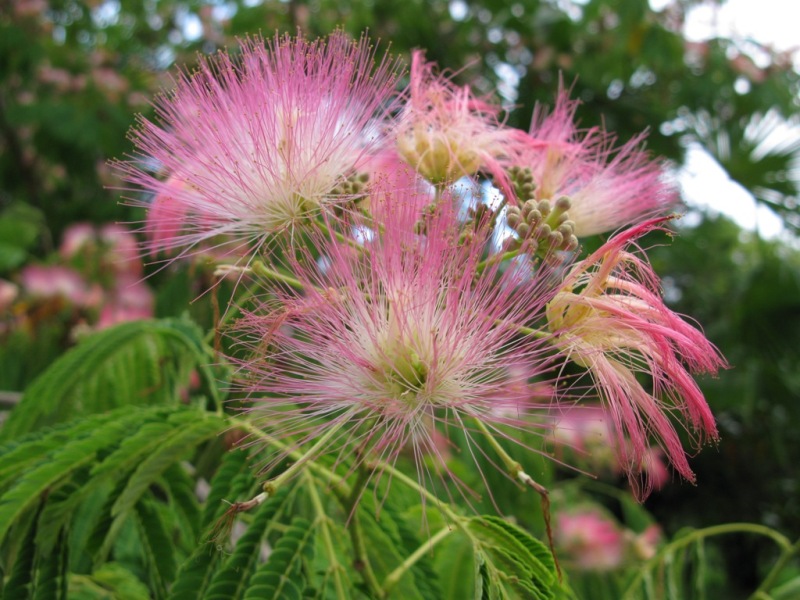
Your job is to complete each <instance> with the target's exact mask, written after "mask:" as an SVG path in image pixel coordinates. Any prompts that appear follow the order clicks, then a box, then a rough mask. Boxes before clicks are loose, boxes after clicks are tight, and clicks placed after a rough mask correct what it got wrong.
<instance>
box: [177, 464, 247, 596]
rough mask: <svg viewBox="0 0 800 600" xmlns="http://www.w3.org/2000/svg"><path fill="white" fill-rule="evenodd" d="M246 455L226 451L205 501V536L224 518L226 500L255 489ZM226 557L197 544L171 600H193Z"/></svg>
mask: <svg viewBox="0 0 800 600" xmlns="http://www.w3.org/2000/svg"><path fill="white" fill-rule="evenodd" d="M255 481H256V479H255V477H253V475H252V473H251V471H250V468H249V464H248V452H247V451H243V450H232V451H230V452H227V453H226V454H225V455H224V456H223V458H222V463H221V464H220V466H219V468H218V469H217V472H216V474H215V475H214V478H213V479H212V480H211V484H210V485H211V490H210V491H209V494H208V498H207V499H206V503H205V507H204V509H203V516H202V517H201V519H200V523H201V524H202V530H203V531H204V532H206V534H207V535H208V533H210V532H209V530H210V528H211V527H212V525H213V524H214V523H215V522H217V521H218V520H220V519H221V518H222V517H223V514H224V513H225V511H226V509H227V508H228V507H229V506H230V505H229V504H226V501H233V500H235V499H236V498H240V497H242V495H243V494H246V493H247V492H248V491H250V490H252V489H253V487H254V485H253V484H254V483H255ZM224 556H225V555H224V554H223V552H222V548H221V547H216V544H214V543H210V542H209V543H202V544H198V545H197V547H196V548H195V550H194V552H192V554H191V555H190V556H189V558H188V559H186V560H185V561H184V562H183V564H181V566H180V568H179V570H178V575H177V577H176V580H175V583H174V585H173V586H172V590H171V593H170V598H172V599H174V600H194V599H195V598H197V597H198V596H199V595H200V594H201V593H202V592H203V591H204V590H205V589H206V587H207V586H208V584H209V582H210V581H211V579H212V577H213V576H214V573H215V571H216V569H217V567H218V566H219V564H220V563H221V562H222V559H223V557H224Z"/></svg>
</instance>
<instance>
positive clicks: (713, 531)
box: [622, 523, 800, 600]
mask: <svg viewBox="0 0 800 600" xmlns="http://www.w3.org/2000/svg"><path fill="white" fill-rule="evenodd" d="M729 533H752V534H755V535H763V536H765V537H768V538H770V539H772V541H774V542H775V543H776V544H777V545H778V546H780V548H781V550H782V554H781V557H780V558H779V559H778V562H777V563H775V566H773V568H772V571H770V573H769V575H767V578H766V579H765V580H764V581H763V582H762V583H761V586H759V588H758V590H756V592H755V593H754V594H753V596H751V598H753V599H756V598H763V597H764V591H765V590H766V589H768V588H769V587H770V586H772V583H773V582H774V580H775V577H777V575H778V571H779V570H780V569H782V568H783V567H784V566H785V564H786V562H787V561H788V560H789V559H790V558H791V556H792V555H793V554H795V553H796V552H797V551H798V545H799V544H800V541H799V542H797V543H795V544H794V545H792V542H791V541H790V540H789V538H787V537H786V536H784V535H783V534H781V533H779V532H777V531H775V530H774V529H770V528H769V527H766V526H765V525H758V524H756V523H725V524H724V525H715V526H713V527H706V528H704V529H698V530H696V531H692V532H691V533H688V534H687V535H684V536H682V537H680V538H679V539H677V540H674V541H672V542H671V543H669V544H667V545H666V546H664V547H663V548H661V549H660V550H659V551H658V552H657V553H656V554H655V556H653V558H651V559H650V560H649V561H647V562H646V563H645V564H644V565H642V567H641V568H640V569H639V570H638V571H637V572H636V575H635V576H634V578H633V579H632V580H631V582H630V583H629V584H628V587H627V589H626V590H625V593H624V594H623V595H622V598H623V600H624V599H625V598H638V596H637V595H636V592H637V591H639V587H638V586H639V585H640V584H641V582H642V579H643V578H644V576H645V574H646V573H648V572H649V571H650V570H651V569H653V568H654V567H656V566H657V565H658V564H659V563H660V562H661V560H662V559H663V558H664V556H665V555H667V554H669V553H671V552H674V551H675V550H677V549H679V548H683V547H685V546H688V545H689V544H692V543H694V542H697V541H699V540H703V539H705V538H709V537H714V536H717V535H725V534H729ZM776 567H777V568H778V570H776ZM765 584H766V585H765Z"/></svg>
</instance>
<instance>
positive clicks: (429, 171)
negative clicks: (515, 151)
mask: <svg viewBox="0 0 800 600" xmlns="http://www.w3.org/2000/svg"><path fill="white" fill-rule="evenodd" d="M499 112H500V109H499V107H496V106H492V105H491V104H488V103H486V102H483V101H481V100H478V99H477V98H475V97H474V96H473V94H472V92H471V90H470V89H469V87H467V86H465V87H463V88H462V87H458V86H456V85H454V84H453V83H452V82H451V81H449V80H447V79H446V78H444V77H442V76H440V75H436V74H435V73H434V72H433V63H426V62H425V55H424V53H423V52H421V51H419V50H418V51H415V52H414V54H413V56H412V62H411V82H410V84H409V89H408V92H407V102H406V104H405V106H404V107H403V112H402V114H401V115H400V118H399V121H398V123H397V124H396V126H395V136H396V139H397V149H398V151H399V153H400V155H401V156H402V157H403V158H404V159H405V161H406V162H408V164H410V165H411V166H412V167H414V168H415V169H416V170H417V171H418V172H419V173H420V175H422V176H423V177H425V178H426V179H427V180H428V181H430V182H431V183H436V184H438V183H452V182H454V181H455V180H457V179H459V178H460V177H463V176H465V175H466V176H471V175H474V174H475V173H477V171H478V170H479V169H486V170H487V171H489V172H490V173H491V174H492V175H494V176H495V177H496V178H498V179H499V182H500V183H501V185H502V186H503V187H504V189H505V187H507V185H508V176H507V175H506V174H505V172H504V170H503V166H504V165H505V164H506V162H507V161H506V159H507V158H508V155H507V152H508V148H509V140H510V139H512V138H514V137H515V136H517V134H518V133H520V132H517V130H514V129H510V128H505V127H503V125H502V124H501V123H500V122H499V121H498V118H497V115H498V113H499Z"/></svg>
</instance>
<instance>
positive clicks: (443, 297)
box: [244, 198, 552, 480]
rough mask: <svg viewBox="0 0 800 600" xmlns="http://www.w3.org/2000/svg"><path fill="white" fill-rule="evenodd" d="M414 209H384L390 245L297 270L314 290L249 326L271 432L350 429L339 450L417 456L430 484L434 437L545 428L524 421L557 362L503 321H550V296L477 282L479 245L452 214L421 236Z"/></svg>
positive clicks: (510, 280)
mask: <svg viewBox="0 0 800 600" xmlns="http://www.w3.org/2000/svg"><path fill="white" fill-rule="evenodd" d="M414 205H415V202H414V201H413V199H406V198H394V199H393V204H392V208H390V207H388V206H387V207H384V208H383V209H382V213H383V214H386V215H387V220H386V226H385V227H384V228H383V235H382V236H381V237H380V238H375V240H374V241H373V242H370V243H368V244H367V245H366V247H365V250H366V252H359V251H357V250H353V249H352V248H350V247H349V246H347V245H344V246H343V245H339V244H336V243H333V242H330V241H325V242H323V243H322V244H321V248H322V254H323V256H324V257H325V258H324V259H323V264H324V269H319V268H318V267H317V263H309V264H305V263H304V264H296V265H294V269H293V270H294V272H295V274H296V276H297V277H298V279H299V280H300V281H301V282H302V284H303V289H304V294H303V296H302V297H297V296H296V295H291V294H288V293H286V294H284V295H281V294H279V296H278V299H277V300H276V303H275V304H274V305H270V306H268V307H264V310H263V311H262V313H261V314H257V315H253V316H251V317H250V318H249V322H248V323H247V329H248V330H249V335H247V336H246V338H245V339H247V340H252V341H251V342H248V343H252V344H253V346H254V347H258V348H260V349H261V351H260V352H259V353H258V355H257V356H256V357H255V359H254V360H253V361H252V362H250V363H248V364H246V365H244V369H245V371H246V372H248V373H249V379H248V380H247V381H246V382H245V386H246V388H247V389H248V390H249V391H250V392H251V395H253V396H258V397H259V399H258V401H256V402H255V403H254V406H253V409H252V410H253V411H254V417H255V418H256V419H257V420H261V419H263V422H264V424H265V426H268V427H270V428H271V429H274V430H275V431H278V432H280V433H282V434H285V435H291V434H295V435H296V438H295V439H299V440H301V441H308V440H313V439H317V438H319V437H320V436H321V435H324V432H325V431H331V430H332V429H333V428H341V430H340V431H339V432H338V433H337V436H336V437H337V441H336V442H335V443H334V442H332V443H331V448H330V449H331V450H333V449H335V448H339V449H341V450H342V451H343V449H344V448H348V449H349V450H352V448H353V447H355V446H360V447H361V448H362V450H365V451H371V452H372V453H373V455H377V456H379V457H382V458H384V459H386V460H389V461H394V460H395V459H396V457H397V456H398V453H399V452H400V451H401V450H402V449H403V448H406V447H409V446H410V447H412V448H413V451H414V455H415V456H416V458H417V468H418V470H419V477H420V479H423V480H424V479H425V478H426V477H427V476H428V474H427V472H426V471H425V469H426V467H425V466H424V462H423V461H422V460H421V456H422V455H423V454H431V455H433V456H435V457H438V458H439V461H438V462H439V463H440V464H443V462H444V461H443V460H442V457H441V452H442V443H441V436H438V438H437V436H435V435H434V429H438V431H439V432H440V433H441V434H444V435H448V434H449V429H448V428H450V429H454V430H456V431H461V432H466V434H467V436H468V439H471V438H472V437H473V436H475V437H482V435H481V434H476V433H475V424H474V422H473V420H472V419H473V418H475V419H480V420H481V421H482V422H483V423H484V424H485V425H486V426H487V427H489V428H490V429H492V430H495V431H496V433H497V435H499V436H500V437H509V436H510V435H512V434H513V429H514V428H516V427H522V426H525V427H527V428H531V429H534V428H536V427H537V425H536V423H535V422H534V423H533V424H531V423H530V422H528V421H526V419H525V418H526V417H527V416H530V413H532V412H538V409H539V405H538V402H540V401H541V397H540V396H538V395H535V394H534V393H533V392H532V390H531V386H530V385H528V382H529V380H530V379H531V378H533V377H535V376H539V375H541V374H542V372H544V371H545V367H546V365H548V364H549V362H548V361H550V360H551V359H550V358H548V356H550V355H551V354H552V353H551V352H550V351H549V348H548V345H547V343H546V342H545V341H543V340H540V339H538V338H536V337H534V336H520V335H519V332H518V329H517V328H516V327H514V326H505V325H502V324H500V325H499V323H524V322H526V321H528V320H529V319H532V318H535V317H536V316H537V315H539V316H540V315H541V314H542V313H543V310H544V304H545V302H546V301H547V299H548V298H550V297H551V294H552V291H551V290H549V289H548V287H547V285H548V284H546V283H545V282H544V281H543V278H542V277H538V276H534V277H530V276H529V275H527V274H524V273H520V272H517V271H515V270H514V269H509V270H507V271H505V272H504V273H502V274H501V273H500V272H499V271H496V270H494V271H491V272H489V270H487V275H486V276H485V277H482V278H480V279H478V280H475V279H474V274H475V266H476V264H477V262H478V261H479V260H480V258H481V251H482V243H480V242H481V240H476V241H475V243H471V242H460V241H459V236H458V228H457V224H458V221H457V219H456V215H455V212H454V211H450V210H448V209H446V208H444V207H442V210H441V211H440V212H439V213H437V214H435V215H433V216H431V217H430V218H429V219H428V220H427V222H426V227H425V231H426V233H425V235H424V236H422V235H418V234H415V233H414V223H415V221H416V219H417V214H416V212H415V210H414V208H413V207H414ZM389 224H391V226H389ZM483 241H485V240H483ZM542 422H543V421H542ZM506 426H507V427H506ZM509 431H511V433H509Z"/></svg>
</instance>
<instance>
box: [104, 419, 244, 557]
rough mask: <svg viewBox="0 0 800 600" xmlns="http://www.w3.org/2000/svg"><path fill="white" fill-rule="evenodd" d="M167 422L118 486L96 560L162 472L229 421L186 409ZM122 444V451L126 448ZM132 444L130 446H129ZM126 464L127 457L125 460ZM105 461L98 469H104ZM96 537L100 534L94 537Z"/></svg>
mask: <svg viewBox="0 0 800 600" xmlns="http://www.w3.org/2000/svg"><path fill="white" fill-rule="evenodd" d="M167 423H168V424H169V425H171V426H172V428H171V430H170V431H169V432H167V433H162V435H161V436H160V437H159V443H158V444H157V445H155V447H153V448H151V449H150V452H149V453H148V454H147V457H146V458H143V459H142V460H141V462H139V464H138V466H136V468H135V470H133V471H132V472H131V474H130V476H129V477H127V479H126V480H125V481H124V487H122V488H121V489H119V493H118V495H116V496H115V497H112V500H113V501H114V503H113V505H112V506H111V507H110V513H109V514H110V517H111V518H112V521H111V523H110V524H109V525H108V526H107V527H106V526H105V525H103V527H104V528H105V541H104V542H103V543H102V545H101V546H100V548H99V551H98V553H97V556H96V558H95V560H99V559H101V558H102V557H104V556H106V555H107V554H108V551H109V550H110V547H111V544H112V543H113V542H114V539H115V536H116V534H117V533H118V531H119V528H120V527H121V526H122V524H123V523H124V521H125V519H127V517H128V514H129V513H130V511H131V510H132V509H133V507H134V505H135V504H136V503H137V502H138V501H139V499H140V498H141V497H142V495H143V494H144V493H145V492H146V491H147V489H148V488H149V487H150V486H151V485H152V484H153V483H154V482H156V481H157V480H158V479H159V478H160V477H161V476H162V474H163V473H164V472H165V471H166V470H167V469H168V468H170V467H171V466H172V465H173V464H175V463H176V462H178V461H180V460H181V459H183V458H184V457H186V456H187V455H188V454H189V453H190V452H192V451H194V450H195V449H196V448H197V446H198V445H199V444H201V443H203V442H205V441H206V440H208V439H209V438H211V437H214V436H216V435H218V434H219V433H220V432H222V431H224V430H225V429H226V428H227V427H228V423H227V421H225V420H224V419H223V418H222V417H220V416H218V415H215V414H213V413H208V412H203V411H199V410H196V409H183V410H180V411H177V412H175V413H174V414H172V415H170V416H169V418H168V421H167ZM123 446H125V445H124V444H123V445H122V446H120V449H119V450H120V451H123ZM128 448H130V446H128ZM109 459H114V461H115V462H120V460H121V459H120V458H119V457H118V456H114V455H112V456H111V457H109ZM122 462H124V463H126V464H127V462H128V461H122ZM102 466H103V465H102V464H101V466H100V468H99V469H98V471H99V472H103V469H102ZM94 539H95V540H97V537H96V536H95V537H94Z"/></svg>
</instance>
